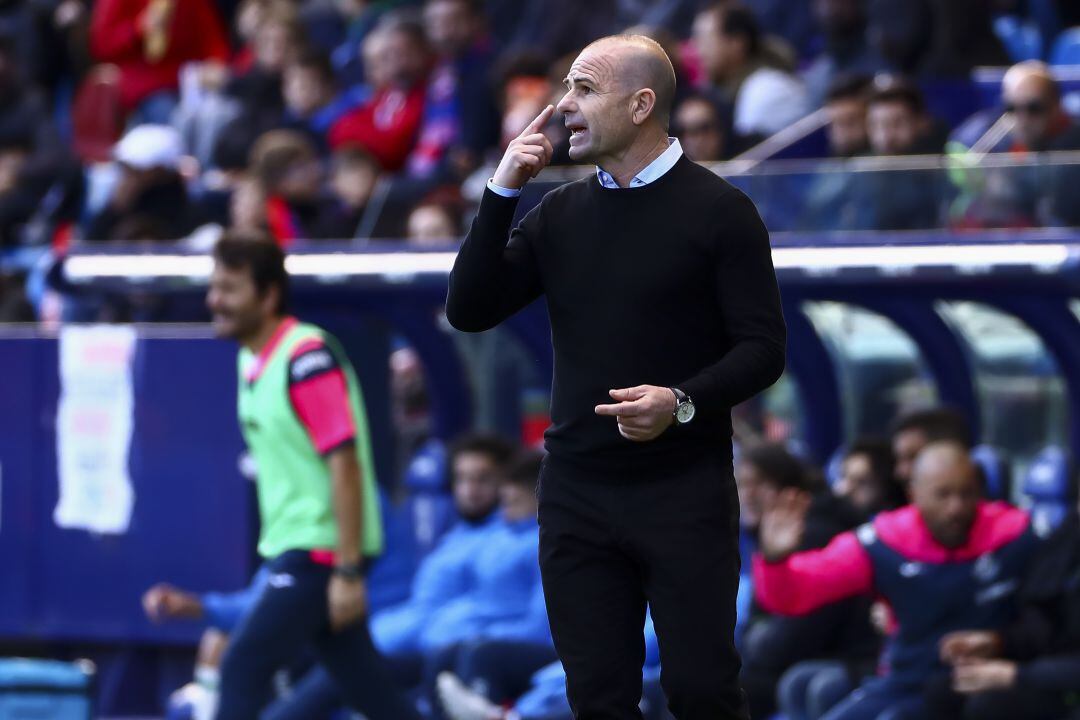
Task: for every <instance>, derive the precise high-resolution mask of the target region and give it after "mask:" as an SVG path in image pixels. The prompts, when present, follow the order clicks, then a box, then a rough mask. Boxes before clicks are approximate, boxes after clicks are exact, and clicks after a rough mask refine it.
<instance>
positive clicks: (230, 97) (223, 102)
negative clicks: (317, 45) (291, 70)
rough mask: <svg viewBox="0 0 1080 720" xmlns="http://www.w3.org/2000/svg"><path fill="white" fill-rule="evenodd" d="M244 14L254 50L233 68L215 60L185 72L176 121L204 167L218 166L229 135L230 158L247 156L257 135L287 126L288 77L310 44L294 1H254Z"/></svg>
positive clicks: (243, 29) (247, 51) (243, 26)
mask: <svg viewBox="0 0 1080 720" xmlns="http://www.w3.org/2000/svg"><path fill="white" fill-rule="evenodd" d="M242 13H243V14H242V15H241V18H240V19H241V35H242V36H250V46H249V47H247V48H245V49H244V50H243V51H242V52H241V53H240V54H239V55H238V56H237V58H236V59H235V61H234V62H233V64H232V66H231V67H230V66H228V65H225V64H223V63H219V62H215V63H201V64H198V65H193V66H191V67H188V68H185V69H184V79H183V81H182V83H181V89H182V93H181V98H180V107H179V108H178V110H177V112H176V114H175V117H174V119H173V123H174V124H175V125H176V127H177V129H179V130H180V132H181V134H182V135H183V137H184V139H185V143H186V146H187V148H188V150H189V152H191V153H192V154H193V155H195V156H196V157H197V158H198V159H199V162H200V163H202V164H203V165H208V164H212V163H211V160H212V159H213V157H214V156H215V155H217V154H218V153H219V149H218V144H219V143H220V142H221V141H222V138H223V137H224V138H226V141H227V142H228V144H229V145H230V146H231V147H229V148H228V150H227V151H228V152H229V153H230V154H234V155H236V154H239V155H240V156H242V157H246V156H247V155H248V153H249V152H250V150H251V146H252V145H253V144H254V142H255V139H256V138H257V137H259V136H260V135H261V134H262V133H264V132H266V131H268V130H271V129H273V128H276V127H278V126H279V125H280V124H281V119H282V113H283V112H284V110H285V105H284V100H283V97H282V73H283V72H284V69H285V65H286V63H287V62H288V60H289V59H290V58H291V57H293V56H295V55H296V54H297V53H299V52H300V50H301V48H302V47H303V46H304V44H305V41H306V39H305V36H304V34H303V27H302V26H301V25H300V22H299V20H298V19H297V15H296V8H295V6H293V5H292V4H291V3H289V2H280V1H279V2H248V3H246V4H245V6H244V8H243V9H242Z"/></svg>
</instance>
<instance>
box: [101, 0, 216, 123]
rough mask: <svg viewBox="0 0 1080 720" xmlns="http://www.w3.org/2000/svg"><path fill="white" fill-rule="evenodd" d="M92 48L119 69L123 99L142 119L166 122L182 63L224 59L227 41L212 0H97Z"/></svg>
mask: <svg viewBox="0 0 1080 720" xmlns="http://www.w3.org/2000/svg"><path fill="white" fill-rule="evenodd" d="M89 42H90V48H89V49H90V53H91V55H92V56H93V58H94V59H95V60H97V61H99V62H103V63H111V64H113V65H116V66H117V67H119V69H120V102H121V104H122V106H123V108H124V110H126V111H128V112H131V111H134V110H136V109H137V110H139V116H138V119H139V121H141V122H149V123H167V122H169V120H170V116H171V114H172V110H173V108H174V107H175V106H176V90H177V79H178V76H179V74H180V68H181V66H182V65H183V64H184V63H187V62H191V61H197V60H211V59H212V60H217V61H221V62H224V61H226V60H227V59H228V57H229V41H228V36H227V33H226V31H225V27H224V24H223V22H222V18H221V16H220V15H219V12H218V9H217V8H216V7H215V4H214V3H213V2H211V1H210V0H182V1H181V0H99V1H98V2H95V3H93V10H92V15H91V19H90V30H89Z"/></svg>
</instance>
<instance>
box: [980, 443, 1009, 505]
mask: <svg viewBox="0 0 1080 720" xmlns="http://www.w3.org/2000/svg"><path fill="white" fill-rule="evenodd" d="M971 459H972V460H974V461H975V464H976V465H978V466H979V469H981V470H982V473H983V479H984V480H985V482H986V486H985V490H986V497H988V498H990V499H992V500H1008V499H1009V485H1010V483H1009V480H1010V477H1009V463H1008V462H1006V460H1005V458H1004V456H1003V455H1002V454H1001V453H1000V452H999V451H998V450H997V448H995V447H993V446H991V445H977V446H975V447H974V448H972V449H971Z"/></svg>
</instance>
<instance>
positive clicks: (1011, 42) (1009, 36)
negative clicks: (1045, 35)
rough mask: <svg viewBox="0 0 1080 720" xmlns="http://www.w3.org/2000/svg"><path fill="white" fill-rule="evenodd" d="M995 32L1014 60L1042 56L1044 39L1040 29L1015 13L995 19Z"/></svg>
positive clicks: (1032, 58) (1019, 60)
mask: <svg viewBox="0 0 1080 720" xmlns="http://www.w3.org/2000/svg"><path fill="white" fill-rule="evenodd" d="M994 34H995V35H997V36H998V39H999V40H1001V44H1002V45H1004V46H1005V51H1006V52H1007V53H1009V57H1010V58H1012V61H1013V62H1021V61H1022V60H1038V59H1039V58H1041V57H1042V50H1043V39H1042V35H1040V34H1039V29H1038V28H1037V27H1035V26H1034V25H1033V24H1031V23H1028V22H1024V21H1023V20H1022V19H1021V18H1019V17H1017V16H1015V15H1002V16H1001V17H999V18H998V19H997V20H995V21H994Z"/></svg>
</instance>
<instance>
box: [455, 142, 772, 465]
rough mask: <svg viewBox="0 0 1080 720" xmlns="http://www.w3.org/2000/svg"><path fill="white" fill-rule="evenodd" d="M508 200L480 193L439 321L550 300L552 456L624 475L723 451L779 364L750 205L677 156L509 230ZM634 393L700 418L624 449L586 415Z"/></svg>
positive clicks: (577, 186)
mask: <svg viewBox="0 0 1080 720" xmlns="http://www.w3.org/2000/svg"><path fill="white" fill-rule="evenodd" d="M516 205H517V200H516V199H513V198H503V197H501V196H499V195H497V194H495V193H493V192H491V191H490V190H489V191H487V192H485V194H484V197H483V200H482V201H481V203H480V208H479V210H478V212H477V214H476V218H475V219H474V220H473V224H472V228H471V229H470V230H469V233H468V235H467V236H466V238H465V242H464V243H463V244H462V246H461V251H460V252H459V254H458V257H457V260H456V262H455V263H454V269H453V271H452V272H451V274H450V288H449V294H448V296H447V300H446V316H447V318H448V319H449V321H450V323H451V324H452V325H453V326H454V327H456V328H458V329H459V330H464V331H468V332H478V331H482V330H487V329H489V328H492V327H494V326H496V325H498V324H499V323H500V322H502V321H503V320H505V319H506V318H508V317H509V316H511V315H513V314H514V313H515V312H517V311H518V310H520V309H521V308H523V307H525V306H526V305H528V304H529V303H531V302H532V301H533V300H535V299H536V298H538V297H539V296H540V295H544V296H545V297H546V300H547V305H548V312H549V315H550V317H551V331H552V332H551V336H552V344H553V346H554V351H555V377H554V380H553V384H552V402H551V418H552V427H551V428H549V429H548V431H547V433H546V436H545V439H546V445H547V449H548V452H549V453H551V455H552V457H554V458H557V459H560V460H564V461H567V462H570V463H571V464H574V465H577V466H579V467H582V468H587V469H590V470H593V471H597V472H601V473H602V472H605V471H607V472H611V473H617V474H624V473H627V472H630V471H632V470H633V469H641V470H647V469H655V468H657V467H661V466H663V465H666V464H670V463H672V462H678V461H679V460H680V459H689V458H693V457H695V456H700V455H703V454H704V453H706V452H708V451H712V452H714V453H717V454H720V453H728V454H729V453H730V452H731V414H730V408H731V407H732V406H733V405H735V404H737V403H740V402H742V401H743V400H746V399H747V398H749V397H751V396H753V395H754V394H756V393H758V392H760V391H761V390H763V389H765V388H767V387H768V386H769V385H771V384H772V383H773V382H775V381H776V379H777V378H778V377H779V376H780V373H781V372H782V371H783V369H784V347H785V338H786V329H785V326H784V320H783V315H782V312H781V309H780V293H779V290H778V289H777V285H776V276H775V273H774V271H773V266H772V255H771V252H770V248H769V235H768V231H766V229H765V226H764V225H763V224H762V222H761V219H760V218H759V217H758V214H757V210H756V209H755V208H754V205H753V203H752V202H751V201H750V200H749V198H747V197H746V196H745V195H744V194H743V193H742V192H740V191H739V190H737V189H735V188H734V187H732V186H731V185H730V184H728V183H727V182H726V181H724V180H723V179H721V178H719V177H718V176H716V175H715V174H713V173H712V172H710V171H709V170H706V169H705V168H703V167H701V166H699V165H697V164H695V163H693V162H691V161H690V160H688V159H687V158H685V157H683V158H681V159H680V160H679V161H678V162H677V163H676V165H675V166H674V167H673V168H672V169H671V170H669V171H668V172H667V173H665V174H664V175H663V176H662V177H660V178H658V179H657V180H655V181H654V182H652V183H650V184H648V185H644V186H641V187H635V188H625V189H618V190H615V189H606V188H604V187H602V186H601V185H600V183H599V182H598V180H597V178H596V177H594V176H590V177H587V178H584V179H582V180H578V181H576V182H572V183H569V184H567V185H564V186H562V187H560V188H557V189H556V190H553V191H551V192H550V193H548V194H547V195H545V196H544V199H543V200H542V201H541V202H540V204H539V205H538V206H537V207H535V208H533V209H532V210H531V211H530V212H529V213H528V214H527V215H526V216H525V217H524V218H523V219H522V221H521V223H520V224H519V225H518V226H517V227H516V228H514V229H513V231H511V228H510V226H511V222H512V219H513V216H514V209H515V207H516ZM508 236H509V241H507V237H508ZM635 385H659V386H664V387H672V386H674V387H678V388H680V389H682V390H683V391H684V392H685V393H686V394H687V395H689V396H690V398H691V399H692V400H693V401H694V404H695V405H696V407H697V415H696V417H695V418H694V420H693V421H692V422H690V423H689V424H688V425H686V426H683V427H672V428H669V429H668V430H666V431H665V432H664V434H663V435H661V436H660V437H659V438H656V439H655V440H653V441H651V442H645V443H635V442H631V441H629V440H626V439H624V438H623V437H622V436H621V435H619V431H618V428H617V427H616V422H615V419H614V418H611V417H601V416H598V415H596V414H595V412H594V408H595V406H596V405H598V404H604V403H610V402H613V401H612V400H611V398H610V396H609V395H608V390H610V389H613V388H627V387H633V386H635Z"/></svg>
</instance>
